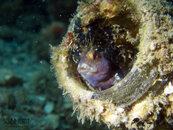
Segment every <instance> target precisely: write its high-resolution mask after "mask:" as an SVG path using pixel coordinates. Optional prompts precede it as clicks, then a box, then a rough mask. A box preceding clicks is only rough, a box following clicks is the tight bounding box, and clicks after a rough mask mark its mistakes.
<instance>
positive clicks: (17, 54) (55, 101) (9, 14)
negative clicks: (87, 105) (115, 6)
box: [0, 0, 104, 130]
mask: <svg viewBox="0 0 173 130" xmlns="http://www.w3.org/2000/svg"><path fill="white" fill-rule="evenodd" d="M76 6H77V2H76V0H63V1H61V0H49V1H47V0H29V1H28V0H1V1H0V129H1V130H5V129H6V130H7V129H8V130H13V129H14V130H19V129H22V130H27V129H33V130H34V129H37V130H40V129H47V130H48V129H58V130H72V129H75V130H87V129H93V130H96V129H104V126H100V125H98V124H97V123H92V125H90V122H89V121H86V123H85V124H84V125H82V124H81V123H80V122H78V120H77V117H76V116H77V115H76V114H74V115H73V116H72V112H73V109H72V104H71V102H70V101H69V99H68V98H64V96H63V95H62V90H61V89H59V88H58V84H57V81H56V79H55V76H54V72H53V70H51V64H50V45H53V46H56V45H58V44H60V42H61V40H62V37H63V35H64V34H65V32H66V29H67V26H68V24H69V21H70V18H72V15H73V13H72V12H75V9H76Z"/></svg>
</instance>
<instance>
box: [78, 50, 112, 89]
mask: <svg viewBox="0 0 173 130" xmlns="http://www.w3.org/2000/svg"><path fill="white" fill-rule="evenodd" d="M91 53H93V52H89V53H87V54H83V55H82V56H81V58H80V62H79V64H78V68H77V70H78V72H79V73H80V74H81V76H82V77H83V78H84V79H85V80H87V81H88V82H89V83H90V84H91V85H92V86H93V87H94V88H98V89H101V90H104V89H107V88H109V87H111V86H112V85H114V81H115V77H114V76H113V75H112V73H111V71H112V70H111V67H110V63H109V61H108V60H107V59H105V58H104V56H103V55H102V54H99V53H96V52H94V54H91ZM91 55H92V56H91Z"/></svg>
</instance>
